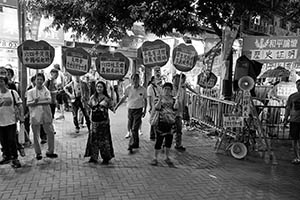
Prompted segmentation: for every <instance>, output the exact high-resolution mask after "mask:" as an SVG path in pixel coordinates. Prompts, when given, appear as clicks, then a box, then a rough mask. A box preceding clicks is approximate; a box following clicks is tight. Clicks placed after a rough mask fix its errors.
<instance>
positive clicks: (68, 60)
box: [63, 48, 91, 76]
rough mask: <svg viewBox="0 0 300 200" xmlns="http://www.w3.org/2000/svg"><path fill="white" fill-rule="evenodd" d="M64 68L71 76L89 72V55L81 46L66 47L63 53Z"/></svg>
mask: <svg viewBox="0 0 300 200" xmlns="http://www.w3.org/2000/svg"><path fill="white" fill-rule="evenodd" d="M63 63H64V66H65V67H66V70H67V71H68V72H69V73H70V74H71V75H73V76H83V75H85V74H86V73H88V72H89V70H90V66H91V56H90V54H89V53H88V52H86V51H85V50H84V49H83V48H67V49H66V50H65V51H64V53H63Z"/></svg>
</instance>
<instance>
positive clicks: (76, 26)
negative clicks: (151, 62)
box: [27, 0, 299, 42]
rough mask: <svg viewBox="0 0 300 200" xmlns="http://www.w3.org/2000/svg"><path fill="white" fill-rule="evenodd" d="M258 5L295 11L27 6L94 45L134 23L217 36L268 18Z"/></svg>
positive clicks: (48, 0) (137, 0) (87, 3)
mask: <svg viewBox="0 0 300 200" xmlns="http://www.w3.org/2000/svg"><path fill="white" fill-rule="evenodd" d="M262 1H264V2H267V3H268V2H269V3H270V5H273V7H274V9H275V6H276V3H281V4H283V3H285V9H286V10H287V11H288V12H287V13H288V14H289V15H292V14H294V13H295V12H294V10H296V8H295V7H294V8H293V9H294V10H293V9H291V6H290V1H289V0H284V1H278V0H155V1H153V0H30V1H28V4H27V5H28V9H29V10H30V11H32V12H37V13H42V14H44V15H45V16H52V17H53V18H54V21H53V26H54V27H57V28H60V27H63V28H64V29H65V30H68V29H72V30H74V31H76V32H77V33H78V34H79V35H82V34H85V35H86V36H87V37H88V38H90V39H91V40H93V41H95V42H97V41H99V40H103V39H108V38H111V39H115V40H118V39H121V38H122V37H123V36H124V34H126V30H128V29H130V28H131V27H132V26H133V23H134V22H136V21H140V22H143V24H144V27H145V30H146V31H148V32H152V33H155V34H156V35H158V36H163V35H167V34H170V33H172V32H174V31H176V32H179V33H182V34H185V33H190V34H192V35H194V34H199V33H201V32H202V31H203V30H205V29H206V28H209V29H213V30H214V31H215V33H216V34H217V35H219V36H221V35H222V32H221V30H222V27H223V26H225V25H226V26H230V27H231V26H232V25H233V24H234V23H239V22H240V20H241V17H243V16H245V15H249V14H250V13H254V14H260V15H270V14H271V13H272V11H273V10H272V7H268V6H262V4H261V3H260V2H262ZM265 5H267V4H266V3H265ZM293 5H295V4H293ZM298 6H299V5H298Z"/></svg>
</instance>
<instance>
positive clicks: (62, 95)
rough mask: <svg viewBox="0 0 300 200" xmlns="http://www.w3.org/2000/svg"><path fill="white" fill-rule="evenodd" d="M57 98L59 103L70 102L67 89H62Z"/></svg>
mask: <svg viewBox="0 0 300 200" xmlns="http://www.w3.org/2000/svg"><path fill="white" fill-rule="evenodd" d="M56 100H57V103H58V104H60V105H61V104H64V103H66V104H67V103H68V95H67V93H66V92H65V91H60V92H59V93H58V94H57V95H56Z"/></svg>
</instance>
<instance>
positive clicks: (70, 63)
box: [66, 56, 88, 72]
mask: <svg viewBox="0 0 300 200" xmlns="http://www.w3.org/2000/svg"><path fill="white" fill-rule="evenodd" d="M66 68H67V69H70V70H76V71H82V72H87V71H88V60H87V59H84V58H80V57H74V56H66Z"/></svg>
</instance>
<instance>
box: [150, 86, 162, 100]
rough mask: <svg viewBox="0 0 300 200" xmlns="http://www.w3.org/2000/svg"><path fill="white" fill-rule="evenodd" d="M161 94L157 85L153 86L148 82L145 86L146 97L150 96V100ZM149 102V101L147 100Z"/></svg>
mask: <svg viewBox="0 0 300 200" xmlns="http://www.w3.org/2000/svg"><path fill="white" fill-rule="evenodd" d="M160 94H161V89H160V87H159V86H156V87H155V86H153V85H152V84H150V85H149V86H148V87H147V96H148V97H152V101H154V100H155V99H156V98H157V97H159V96H160ZM149 103H150V102H149Z"/></svg>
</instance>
